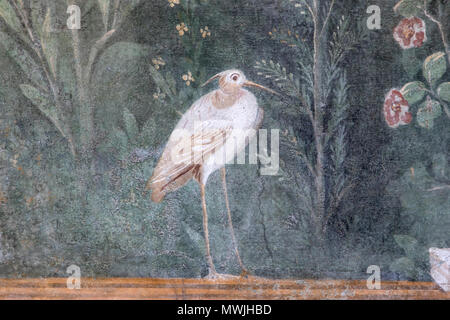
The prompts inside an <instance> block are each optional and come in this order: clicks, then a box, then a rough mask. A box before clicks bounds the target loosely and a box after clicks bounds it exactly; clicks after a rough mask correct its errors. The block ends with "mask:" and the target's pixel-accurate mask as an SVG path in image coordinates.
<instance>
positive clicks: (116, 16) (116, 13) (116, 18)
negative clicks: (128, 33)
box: [111, 0, 120, 29]
mask: <svg viewBox="0 0 450 320" xmlns="http://www.w3.org/2000/svg"><path fill="white" fill-rule="evenodd" d="M119 7H120V0H115V1H114V18H113V23H112V26H111V29H117V26H118V24H119Z"/></svg>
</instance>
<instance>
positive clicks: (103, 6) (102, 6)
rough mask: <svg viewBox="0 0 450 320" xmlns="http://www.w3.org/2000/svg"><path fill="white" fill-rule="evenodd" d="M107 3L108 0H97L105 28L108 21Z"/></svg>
mask: <svg viewBox="0 0 450 320" xmlns="http://www.w3.org/2000/svg"><path fill="white" fill-rule="evenodd" d="M109 4H110V0H98V6H99V7H100V11H101V12H102V16H103V25H104V26H105V29H106V30H107V29H108V23H109Z"/></svg>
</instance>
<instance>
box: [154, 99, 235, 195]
mask: <svg viewBox="0 0 450 320" xmlns="http://www.w3.org/2000/svg"><path fill="white" fill-rule="evenodd" d="M204 98H207V96H205V97H203V98H202V99H204ZM200 100H201V99H200ZM200 100H199V101H198V102H197V103H196V104H194V105H193V106H192V107H191V109H190V110H189V111H188V112H187V113H186V114H185V115H184V116H183V118H182V119H181V120H180V122H179V123H178V125H177V127H176V128H175V130H174V132H173V133H172V134H171V136H170V138H169V142H168V144H167V146H166V148H165V150H164V152H163V154H162V156H161V159H160V160H159V162H158V165H157V166H156V168H155V170H154V173H153V176H152V178H151V179H150V180H149V182H148V183H147V189H151V190H152V199H153V200H154V201H156V202H158V201H161V200H162V199H163V197H164V195H165V194H166V193H167V192H169V191H174V190H176V189H178V188H180V187H181V186H183V185H184V184H185V183H186V182H187V181H189V180H190V179H191V178H192V177H195V178H197V179H200V177H199V176H197V175H198V174H199V173H200V170H199V169H200V167H201V165H202V164H203V163H205V162H206V161H207V160H208V158H209V157H210V156H211V155H212V154H213V153H214V152H215V151H216V150H218V149H219V148H220V147H222V146H223V145H224V144H225V143H226V141H227V139H228V138H229V137H230V134H231V132H232V130H233V126H232V123H231V122H230V121H226V120H224V119H216V118H215V116H216V114H213V112H208V110H207V107H209V105H208V104H207V103H205V101H200ZM200 102H201V104H200ZM206 102H207V101H206ZM200 105H203V108H199V106H200ZM199 109H203V112H200V113H198V112H199V111H201V110H199ZM212 109H214V108H212Z"/></svg>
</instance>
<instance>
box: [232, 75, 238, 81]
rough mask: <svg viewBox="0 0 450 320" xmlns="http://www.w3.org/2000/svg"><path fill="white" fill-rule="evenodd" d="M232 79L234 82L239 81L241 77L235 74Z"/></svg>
mask: <svg viewBox="0 0 450 320" xmlns="http://www.w3.org/2000/svg"><path fill="white" fill-rule="evenodd" d="M231 79H233V81H238V79H239V75H238V74H233V75H232V76H231Z"/></svg>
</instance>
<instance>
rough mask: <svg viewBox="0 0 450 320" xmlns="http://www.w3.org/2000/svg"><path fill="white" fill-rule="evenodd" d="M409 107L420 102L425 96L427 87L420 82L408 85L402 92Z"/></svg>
mask: <svg viewBox="0 0 450 320" xmlns="http://www.w3.org/2000/svg"><path fill="white" fill-rule="evenodd" d="M400 92H401V93H402V95H403V97H404V98H405V99H406V100H407V101H408V103H409V105H413V104H415V103H417V102H420V101H421V100H422V99H423V97H424V96H425V85H424V84H423V83H422V82H420V81H414V82H410V83H407V84H405V85H404V86H403V88H402V89H401V90H400Z"/></svg>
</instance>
